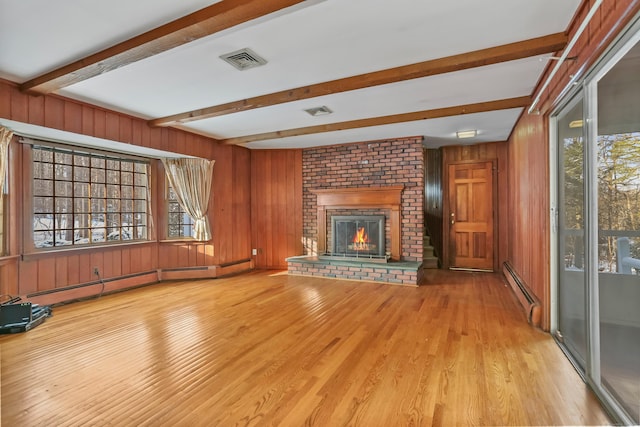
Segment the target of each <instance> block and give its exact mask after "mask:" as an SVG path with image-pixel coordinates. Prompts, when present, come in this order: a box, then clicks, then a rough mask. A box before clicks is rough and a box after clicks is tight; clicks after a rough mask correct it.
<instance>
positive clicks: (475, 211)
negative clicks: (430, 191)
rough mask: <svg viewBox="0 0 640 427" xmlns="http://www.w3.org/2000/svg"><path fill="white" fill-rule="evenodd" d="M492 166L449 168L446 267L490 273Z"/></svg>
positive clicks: (483, 164)
mask: <svg viewBox="0 0 640 427" xmlns="http://www.w3.org/2000/svg"><path fill="white" fill-rule="evenodd" d="M493 197H494V195H493V162H478V163H465V164H451V165H449V216H448V218H447V219H448V223H449V267H450V268H460V269H474V270H489V271H493V268H494V266H493V247H494V241H493V239H494V235H493V228H494V216H493V215H494V213H493V212H494V209H493V206H494V199H493Z"/></svg>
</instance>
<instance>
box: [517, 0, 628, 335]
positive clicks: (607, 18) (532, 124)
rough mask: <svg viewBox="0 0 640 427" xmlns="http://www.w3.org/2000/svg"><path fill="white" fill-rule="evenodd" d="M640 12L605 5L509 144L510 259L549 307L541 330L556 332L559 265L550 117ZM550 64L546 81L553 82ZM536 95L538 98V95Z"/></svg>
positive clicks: (619, 1)
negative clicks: (552, 231) (554, 249)
mask: <svg viewBox="0 0 640 427" xmlns="http://www.w3.org/2000/svg"><path fill="white" fill-rule="evenodd" d="M592 5H593V1H591V0H590V1H585V2H583V4H582V5H581V7H580V10H579V11H578V13H577V14H576V18H575V20H574V22H573V23H572V24H571V26H570V28H569V31H568V33H569V38H570V39H571V38H572V37H573V34H574V33H575V31H576V29H577V28H578V26H579V25H580V24H581V22H582V21H583V20H584V18H585V16H586V15H587V13H588V12H589V9H590V8H591V7H592ZM639 12H640V1H639V0H611V1H605V2H603V4H602V5H601V6H600V8H599V9H598V11H597V13H596V14H595V15H594V17H593V19H592V20H591V21H590V23H589V25H588V26H587V28H586V29H585V31H584V33H583V34H582V36H581V37H580V38H579V39H578V42H577V43H576V45H575V46H574V48H573V49H572V51H571V52H569V55H568V56H570V57H575V58H576V59H575V60H572V61H566V62H564V63H563V64H562V66H561V68H560V70H559V72H558V73H557V74H556V76H555V77H554V78H553V80H552V81H551V83H550V84H549V87H548V89H547V90H546V91H545V92H544V93H543V94H542V97H541V101H540V103H539V109H540V115H529V114H527V112H526V111H525V112H524V113H523V115H522V116H521V117H520V120H519V121H518V123H517V124H516V127H515V129H514V131H513V132H512V134H511V136H510V138H509V141H508V152H509V164H510V166H511V168H510V171H509V183H508V186H509V201H508V217H509V224H508V233H509V247H508V257H507V258H508V260H509V262H510V264H511V266H512V267H513V269H514V270H515V271H516V273H517V274H518V275H519V276H520V278H521V279H522V280H523V281H524V282H525V284H526V285H527V286H528V287H529V288H530V289H531V290H532V291H533V292H534V293H535V294H536V296H537V297H538V299H539V300H540V301H541V302H542V304H543V307H542V309H543V315H542V323H541V326H542V328H543V329H545V330H548V329H549V327H550V306H551V304H550V301H551V295H550V265H551V263H552V262H554V260H551V259H550V254H549V247H550V246H549V245H550V244H551V242H550V241H549V227H550V220H549V208H550V205H549V186H550V185H556V183H555V182H554V183H551V182H550V180H549V147H550V146H549V131H548V124H549V116H550V113H551V112H552V110H553V108H555V106H557V105H558V104H559V103H560V102H561V101H562V94H563V93H565V92H566V90H567V89H568V88H569V85H570V81H571V80H572V76H576V77H577V78H581V77H584V75H585V74H586V73H587V72H588V71H589V68H590V67H591V66H592V65H593V64H595V62H596V61H597V59H598V57H599V56H600V55H601V54H602V53H604V52H605V50H606V49H607V48H608V46H609V45H610V44H611V42H612V41H613V40H614V39H615V37H616V36H617V35H618V34H619V32H620V31H621V30H622V29H623V28H624V26H625V25H626V24H627V23H629V22H630V20H631V19H632V18H633V17H634V16H636V14H638V13H639ZM553 65H554V64H550V66H549V67H548V68H547V71H546V72H545V74H544V76H543V77H542V79H541V80H540V81H541V82H544V81H545V80H546V79H547V75H548V74H549V72H550V70H551V68H553ZM534 93H537V92H536V91H534Z"/></svg>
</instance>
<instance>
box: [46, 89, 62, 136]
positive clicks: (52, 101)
mask: <svg viewBox="0 0 640 427" xmlns="http://www.w3.org/2000/svg"><path fill="white" fill-rule="evenodd" d="M44 108H45V110H44V125H45V126H46V127H49V128H54V129H64V101H63V100H62V99H60V98H57V97H53V96H50V97H47V98H46V99H45V100H44Z"/></svg>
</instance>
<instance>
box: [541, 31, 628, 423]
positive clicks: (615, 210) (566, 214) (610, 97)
mask: <svg viewBox="0 0 640 427" xmlns="http://www.w3.org/2000/svg"><path fill="white" fill-rule="evenodd" d="M553 125H554V126H553V128H554V129H555V140H556V147H557V159H558V162H557V176H558V187H557V206H558V217H557V224H558V227H557V248H558V260H557V272H558V274H557V285H556V295H555V298H556V307H557V313H556V319H557V321H556V322H555V330H554V333H555V335H556V337H557V340H558V342H559V343H560V345H561V346H562V347H563V348H564V349H565V351H566V352H567V353H568V354H569V356H570V358H571V359H572V360H573V361H574V364H575V365H576V367H577V369H578V370H579V371H580V372H581V373H582V374H583V375H585V378H586V379H587V381H588V382H589V383H590V384H591V385H592V386H593V388H594V390H595V391H596V393H597V394H598V395H599V396H600V398H601V399H602V400H603V402H604V403H605V404H606V406H608V408H609V409H610V410H611V411H613V412H614V413H615V414H616V415H617V416H618V418H619V419H620V420H621V421H623V422H626V423H630V424H638V423H640V275H639V274H640V21H638V22H637V23H636V24H635V25H634V27H632V29H631V30H629V32H628V33H627V34H626V35H624V36H623V37H622V38H621V39H620V40H619V41H618V42H617V43H616V44H614V47H613V48H612V49H611V52H609V54H608V55H607V56H605V58H604V59H603V60H602V61H601V62H600V63H599V64H598V65H597V66H596V67H595V69H594V70H593V71H592V72H591V73H590V74H588V75H587V77H586V79H585V81H584V82H583V84H582V86H581V87H580V88H579V90H577V91H576V92H575V93H573V94H572V98H570V100H568V101H567V102H566V103H565V105H564V106H563V107H562V108H561V109H560V110H559V111H558V112H557V114H555V115H554V116H553Z"/></svg>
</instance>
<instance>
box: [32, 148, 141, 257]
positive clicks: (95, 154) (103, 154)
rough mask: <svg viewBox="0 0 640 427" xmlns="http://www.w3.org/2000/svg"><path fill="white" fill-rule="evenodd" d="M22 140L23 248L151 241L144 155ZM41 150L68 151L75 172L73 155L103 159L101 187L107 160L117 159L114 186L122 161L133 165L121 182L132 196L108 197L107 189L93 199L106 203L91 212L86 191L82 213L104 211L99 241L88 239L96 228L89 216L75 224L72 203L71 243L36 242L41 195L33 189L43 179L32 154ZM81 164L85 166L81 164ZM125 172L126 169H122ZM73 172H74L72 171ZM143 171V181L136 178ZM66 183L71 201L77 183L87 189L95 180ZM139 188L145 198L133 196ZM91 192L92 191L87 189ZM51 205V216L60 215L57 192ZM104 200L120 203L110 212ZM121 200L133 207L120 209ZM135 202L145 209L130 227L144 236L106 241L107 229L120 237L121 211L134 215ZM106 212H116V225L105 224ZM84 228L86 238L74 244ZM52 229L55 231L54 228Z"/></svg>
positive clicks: (42, 249)
mask: <svg viewBox="0 0 640 427" xmlns="http://www.w3.org/2000/svg"><path fill="white" fill-rule="evenodd" d="M22 142H23V143H24V144H23V146H24V148H23V150H24V151H23V153H24V155H23V172H22V177H23V180H24V182H25V183H27V184H26V185H25V199H24V200H25V209H24V224H25V227H24V235H23V241H24V247H25V250H26V251H28V252H31V253H43V252H55V251H61V250H82V249H92V248H94V249H95V248H97V247H101V246H112V245H131V244H140V243H147V242H150V241H151V240H152V224H153V222H152V220H153V218H152V212H151V210H150V206H149V200H150V198H152V197H153V195H152V194H150V191H151V189H150V188H149V185H148V183H149V179H150V177H151V174H152V170H151V167H150V162H151V159H148V158H143V157H137V156H132V155H128V154H125V153H119V152H113V151H106V150H100V149H96V148H92V147H91V148H90V147H84V146H75V145H69V144H63V143H57V142H49V141H43V140H37V139H33V140H32V139H24V138H23V140H22ZM38 149H41V150H44V151H52V152H54V153H55V152H59V153H63V154H70V155H71V156H72V159H74V160H73V161H72V162H71V164H70V166H71V170H72V171H74V166H76V165H75V156H82V157H88V158H89V159H90V160H89V164H91V163H93V159H98V160H102V161H103V162H104V166H103V167H102V168H101V167H97V168H98V169H103V170H104V173H105V179H104V183H102V184H104V186H105V188H106V186H107V179H106V174H107V171H108V170H110V169H109V168H108V167H107V163H108V162H109V161H117V162H118V169H117V171H118V173H119V176H118V182H117V184H113V185H117V186H118V187H120V189H121V186H122V185H123V183H122V181H121V178H122V164H123V162H131V163H132V164H133V165H132V167H131V173H132V181H131V183H130V184H124V185H126V186H130V187H131V191H132V193H131V195H132V197H131V199H128V198H126V197H125V198H123V197H122V193H120V197H119V198H108V197H107V194H106V192H105V193H104V194H103V196H102V197H96V199H102V200H104V203H105V207H104V209H103V210H102V211H101V212H95V211H92V209H91V207H90V206H91V200H92V195H91V193H89V195H87V200H88V203H89V209H88V210H87V212H83V213H82V214H84V215H87V217H88V218H92V216H93V215H100V214H103V221H104V227H102V228H101V229H102V230H104V233H103V234H104V236H103V239H104V240H102V239H100V240H94V241H92V238H91V234H90V233H91V230H92V229H93V228H96V229H97V228H98V227H92V223H91V219H89V222H88V224H87V225H86V227H77V226H76V221H75V215H76V214H77V212H76V206H75V205H74V206H73V210H72V213H71V217H73V218H74V220H73V226H71V227H70V228H69V229H67V230H68V231H70V232H71V233H73V235H74V239H73V240H72V241H71V244H68V245H66V244H64V245H57V246H56V245H55V241H54V245H52V246H42V247H39V246H37V245H36V240H35V233H36V230H35V227H34V220H35V218H36V215H37V212H36V206H35V197H40V196H37V195H36V192H35V183H36V180H38V179H43V178H40V177H36V173H35V163H36V162H37V160H36V159H35V156H34V153H35V150H38ZM44 163H48V162H44ZM51 163H52V165H53V168H54V170H55V165H56V162H55V160H54V159H52V161H51ZM136 165H143V166H144V172H141V171H140V170H138V171H136V169H137V167H136ZM83 167H84V166H83ZM91 168H94V166H93V165H92V166H91V167H90V168H89V170H91ZM125 172H128V171H125ZM72 173H74V174H75V172H72ZM141 173H142V180H139V181H136V177H135V176H136V174H141ZM43 181H47V179H43ZM51 182H52V185H55V179H54V178H51ZM65 182H69V183H71V184H70V185H71V187H73V190H72V196H71V197H70V198H71V200H74V199H75V197H77V196H75V187H76V184H79V183H84V184H88V186H89V189H90V188H91V185H92V184H95V182H94V181H93V180H92V178H91V176H90V177H89V180H88V181H80V180H77V179H76V177H75V176H72V177H71V179H70V180H65ZM140 187H144V194H145V196H146V197H145V198H140V197H136V194H135V193H136V188H140ZM89 191H91V190H89ZM43 197H45V196H43ZM51 197H52V199H53V200H52V202H51V203H52V204H53V206H54V207H53V208H52V212H51V214H52V215H57V214H59V213H58V212H56V208H55V198H56V195H55V194H54V195H52V196H51ZM58 197H65V196H58ZM107 200H117V201H118V202H117V204H119V206H120V207H119V208H118V209H117V210H111V211H109V210H108V209H107V207H106V201H107ZM122 201H130V204H131V205H132V206H133V207H132V209H131V211H130V212H126V211H125V210H124V209H125V208H123V204H122ZM136 203H138V205H139V206H143V209H144V211H140V213H143V214H144V219H143V220H142V221H141V224H135V225H133V220H132V225H131V229H132V230H133V233H136V230H137V229H138V227H140V228H143V229H144V232H143V237H142V238H135V234H134V235H133V236H132V237H133V238H131V239H121V238H120V239H115V240H109V239H108V235H109V232H110V231H111V230H115V232H118V233H119V234H118V235H119V236H122V234H123V227H124V225H123V224H124V223H123V217H122V216H121V215H122V214H123V213H124V214H126V215H128V214H131V216H134V215H135V214H136V212H138V208H136V207H135V204H136ZM45 213H49V212H45ZM108 214H113V215H114V216H115V215H117V216H118V218H119V221H118V225H113V226H109V225H108V224H107V215H108ZM80 229H82V230H85V231H87V232H88V233H89V234H88V235H87V236H88V237H85V238H83V240H82V242H80V243H76V239H75V235H76V234H77V233H78V230H80ZM54 232H55V231H54Z"/></svg>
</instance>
